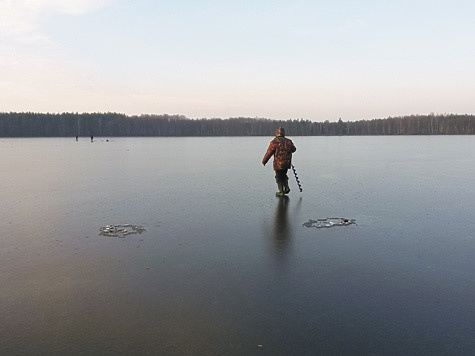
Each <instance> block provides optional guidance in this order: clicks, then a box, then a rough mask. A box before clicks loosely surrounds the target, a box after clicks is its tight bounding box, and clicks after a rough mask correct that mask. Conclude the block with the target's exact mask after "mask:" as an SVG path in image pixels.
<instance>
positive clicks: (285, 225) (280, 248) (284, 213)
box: [273, 195, 291, 254]
mask: <svg viewBox="0 0 475 356" xmlns="http://www.w3.org/2000/svg"><path fill="white" fill-rule="evenodd" d="M290 234H291V224H290V219H289V197H287V196H285V195H284V196H281V197H279V199H278V202H277V207H276V210H275V216H274V229H273V243H274V246H275V249H276V252H277V253H278V254H284V253H286V252H287V250H288V248H289V244H290Z"/></svg>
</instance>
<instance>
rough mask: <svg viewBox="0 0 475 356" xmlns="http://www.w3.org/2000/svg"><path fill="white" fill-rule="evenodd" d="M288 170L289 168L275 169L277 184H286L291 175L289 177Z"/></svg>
mask: <svg viewBox="0 0 475 356" xmlns="http://www.w3.org/2000/svg"><path fill="white" fill-rule="evenodd" d="M287 171H288V169H276V170H275V181H276V182H277V184H279V183H282V184H284V185H286V183H287V181H288V180H289V177H287Z"/></svg>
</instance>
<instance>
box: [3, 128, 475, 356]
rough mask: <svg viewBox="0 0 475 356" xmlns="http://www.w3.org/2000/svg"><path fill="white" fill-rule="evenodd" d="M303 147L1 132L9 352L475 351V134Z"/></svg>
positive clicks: (238, 140)
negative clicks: (281, 190)
mask: <svg viewBox="0 0 475 356" xmlns="http://www.w3.org/2000/svg"><path fill="white" fill-rule="evenodd" d="M290 138H291V139H292V140H293V141H294V143H295V145H296V146H297V152H296V153H295V155H294V160H293V163H294V164H295V167H296V169H297V172H298V174H299V178H300V181H301V183H302V187H303V192H302V193H300V192H299V191H298V188H297V186H296V183H295V179H294V177H293V176H291V173H292V172H289V178H290V181H289V182H290V188H291V189H292V191H291V193H290V194H289V198H288V199H281V198H277V197H275V196H274V193H275V191H276V188H277V187H276V184H275V181H274V175H273V171H272V165H271V164H268V165H267V166H266V167H263V166H262V164H261V159H262V157H263V155H264V153H265V150H266V149H267V146H268V143H269V142H270V140H271V139H272V137H232V138H228V137H218V138H112V139H109V140H110V142H107V141H106V139H105V138H96V139H95V142H94V143H91V142H90V140H89V139H87V138H80V139H79V142H76V141H75V140H74V138H67V139H65V138H37V139H25V138H23V139H0V164H1V167H2V173H1V174H0V190H1V193H0V194H1V196H0V202H1V204H0V217H1V226H2V228H1V233H0V353H2V354H24V355H38V354H50V355H51V354H84V355H90V354H103V355H104V354H114V355H115V354H177V355H182V354H197V355H198V354H200V355H201V354H210V355H214V354H236V355H246V354H268V355H312V354H327V355H328V354H372V355H392V354H398V355H423V354H424V355H429V354H430V355H435V354H446V355H455V354H458V355H462V354H465V355H467V354H474V353H475V339H474V335H475V308H474V305H475V258H474V257H475V239H474V236H475V208H474V207H475V203H474V202H475V184H474V177H475V137H473V136H421V137H412V136H411V137H408V136H398V137H394V136H391V137H290ZM329 217H345V218H352V219H356V225H350V226H344V227H339V226H337V227H332V228H322V229H316V228H307V227H304V226H303V225H302V224H303V223H305V222H307V221H308V220H309V219H318V218H329ZM125 223H130V224H137V225H142V226H143V227H144V228H145V229H146V231H145V232H144V233H142V234H136V235H128V236H126V237H125V238H112V237H104V236H100V235H99V228H100V227H101V226H105V225H108V224H125Z"/></svg>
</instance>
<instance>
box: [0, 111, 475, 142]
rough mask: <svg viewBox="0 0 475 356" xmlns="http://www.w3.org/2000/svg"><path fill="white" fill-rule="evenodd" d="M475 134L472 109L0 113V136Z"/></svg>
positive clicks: (474, 118) (474, 117)
mask: <svg viewBox="0 0 475 356" xmlns="http://www.w3.org/2000/svg"><path fill="white" fill-rule="evenodd" d="M279 126H282V127H284V128H285V129H286V131H287V135H289V136H345V135H352V136H363V135H473V134H475V116H474V115H455V114H450V115H447V114H444V115H433V114H431V115H411V116H404V117H389V118H386V119H372V120H359V121H353V122H350V121H347V122H344V121H343V120H341V119H340V120H338V121H337V122H330V121H328V120H327V121H325V122H313V121H310V120H303V119H300V120H270V119H264V118H245V117H239V118H230V119H225V120H223V119H189V118H187V117H185V116H181V115H140V116H127V115H124V114H118V113H84V114H79V113H62V114H49V113H47V114H43V113H32V112H26V113H12V112H10V113H0V137H75V136H91V135H93V136H268V135H272V134H273V133H274V130H275V129H276V128H277V127H279Z"/></svg>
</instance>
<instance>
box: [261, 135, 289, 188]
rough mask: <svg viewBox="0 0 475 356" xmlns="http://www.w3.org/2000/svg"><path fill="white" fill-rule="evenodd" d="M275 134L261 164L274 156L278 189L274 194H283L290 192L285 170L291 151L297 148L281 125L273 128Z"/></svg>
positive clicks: (264, 163) (287, 166)
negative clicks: (275, 128) (286, 135)
mask: <svg viewBox="0 0 475 356" xmlns="http://www.w3.org/2000/svg"><path fill="white" fill-rule="evenodd" d="M275 136H276V137H275V138H274V139H273V140H272V141H271V143H270V144H269V148H268V149H267V152H266V154H265V155H264V158H263V159H262V164H263V165H264V166H265V165H266V163H267V162H268V161H269V159H270V158H271V157H272V156H274V170H275V181H276V183H277V187H278V189H279V191H278V192H277V193H275V195H276V196H283V195H285V194H287V193H289V192H290V188H289V177H287V170H288V169H289V168H290V165H291V163H292V153H294V152H295V151H296V150H297V149H296V148H295V146H294V144H293V142H292V141H291V140H289V139H288V138H286V137H285V130H284V129H283V128H282V127H279V128H278V129H277V130H275Z"/></svg>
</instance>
